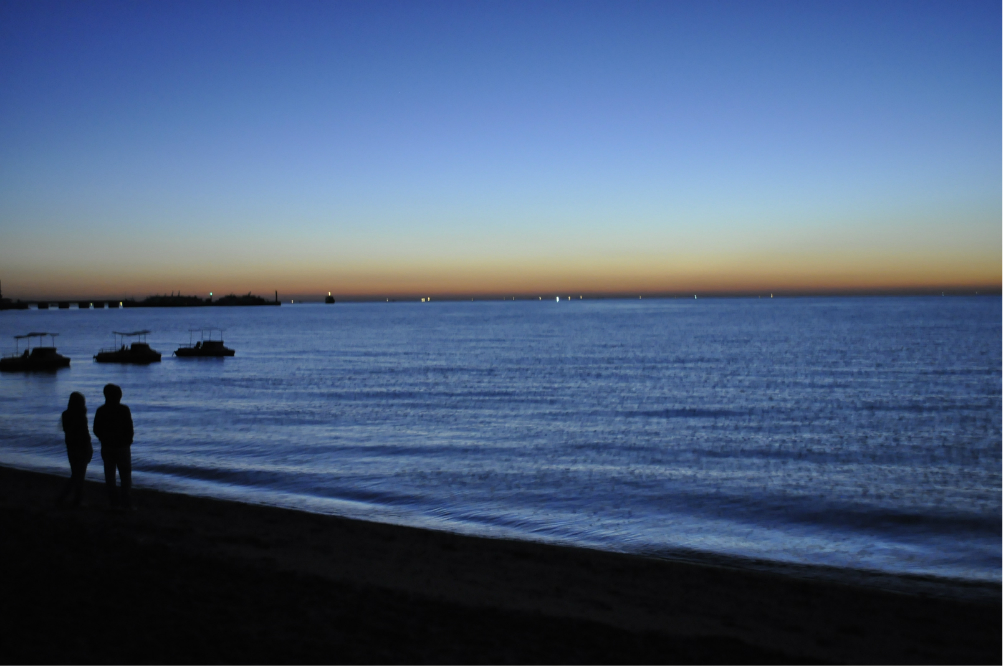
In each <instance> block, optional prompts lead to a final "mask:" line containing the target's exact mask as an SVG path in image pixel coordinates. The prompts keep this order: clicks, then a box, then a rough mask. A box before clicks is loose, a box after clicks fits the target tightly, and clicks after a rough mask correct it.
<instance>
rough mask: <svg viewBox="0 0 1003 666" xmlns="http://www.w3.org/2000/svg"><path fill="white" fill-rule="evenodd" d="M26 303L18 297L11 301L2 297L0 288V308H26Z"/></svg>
mask: <svg viewBox="0 0 1003 666" xmlns="http://www.w3.org/2000/svg"><path fill="white" fill-rule="evenodd" d="M27 309H28V304H27V303H25V302H23V301H21V299H18V300H17V301H12V300H10V299H9V298H4V297H3V288H0V310H27Z"/></svg>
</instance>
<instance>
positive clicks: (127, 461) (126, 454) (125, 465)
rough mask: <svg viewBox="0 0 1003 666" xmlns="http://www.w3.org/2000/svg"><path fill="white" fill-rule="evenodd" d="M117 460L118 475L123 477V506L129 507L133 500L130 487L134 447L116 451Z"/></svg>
mask: <svg viewBox="0 0 1003 666" xmlns="http://www.w3.org/2000/svg"><path fill="white" fill-rule="evenodd" d="M115 462H116V464H117V465H118V475H119V477H120V478H121V479H122V493H121V498H122V506H124V507H126V508H129V507H131V506H132V500H131V499H130V497H129V489H130V488H132V449H131V448H130V447H128V446H126V447H125V448H121V449H119V450H118V451H116V452H115Z"/></svg>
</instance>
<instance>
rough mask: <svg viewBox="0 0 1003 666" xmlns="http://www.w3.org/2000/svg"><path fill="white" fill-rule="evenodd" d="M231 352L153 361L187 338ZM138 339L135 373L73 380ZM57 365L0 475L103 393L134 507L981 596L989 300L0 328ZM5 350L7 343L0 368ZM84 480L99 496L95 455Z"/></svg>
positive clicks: (174, 315)
mask: <svg viewBox="0 0 1003 666" xmlns="http://www.w3.org/2000/svg"><path fill="white" fill-rule="evenodd" d="M206 325H212V326H220V327H223V328H224V329H225V334H224V338H225V341H226V343H227V345H228V346H231V347H233V348H235V349H236V350H237V355H236V356H235V357H233V358H228V359H225V360H218V359H203V360H195V359H177V358H173V357H171V352H172V351H173V350H174V349H175V348H176V347H177V346H178V344H179V343H181V342H187V341H188V337H189V336H188V329H189V328H190V327H198V326H206ZM138 328H149V329H151V330H152V331H153V332H152V333H151V334H150V337H149V341H150V343H151V345H152V346H153V347H154V348H155V349H158V350H160V351H161V352H163V353H164V360H163V362H162V363H159V364H154V365H151V366H149V367H128V366H116V365H98V364H97V363H95V362H93V360H92V356H93V355H94V354H95V353H96V352H97V351H98V350H99V348H101V347H103V346H109V345H110V344H111V343H112V342H113V339H112V334H111V332H112V330H134V329H138ZM29 330H33V331H37V330H52V331H56V332H58V333H60V336H59V338H58V339H57V343H58V347H59V350H60V352H61V353H63V354H66V355H68V356H70V357H71V358H72V359H73V362H72V366H71V368H69V369H67V370H61V371H59V372H57V373H54V374H30V375H22V374H10V373H4V374H3V375H0V462H2V463H4V464H10V465H15V466H19V467H24V468H32V469H43V470H67V469H68V465H67V463H66V460H65V453H64V448H63V444H62V435H61V432H60V431H59V414H60V412H61V411H62V410H63V409H65V406H66V401H67V398H68V396H69V394H70V392H71V391H81V392H82V393H84V395H85V396H86V397H87V400H88V409H89V413H90V415H91V417H93V413H94V409H95V408H96V407H97V406H98V405H99V404H100V403H101V402H102V399H101V387H102V386H103V385H104V384H105V383H107V382H114V383H117V384H119V385H120V386H122V388H123V390H124V394H125V396H124V402H126V403H127V404H129V405H130V406H131V407H132V412H133V415H134V419H135V424H136V432H137V436H136V442H135V445H134V447H133V450H134V460H135V466H136V469H137V472H136V482H137V484H138V485H142V486H147V487H157V488H163V489H170V490H181V491H185V492H190V493H198V494H206V495H211V496H217V497H226V498H234V499H240V500H244V501H250V502H260V503H268V504H276V505H282V506H290V507H297V508H301V509H307V510H310V511H317V512H324V513H335V514H342V515H347V516H353V517H360V518H366V519H371V520H379V521H386V522H393V523H401V524H408V525H416V526H422V527H432V528H437V529H446V530H454V531H459V532H465V533H474V534H485V535H496V536H507V537H516V538H522V539H533V540H543V541H551V542H561V543H572V544H579V545H585V546H590V547H598V548H603V549H609V550H618V551H630V552H643V553H650V554H656V555H663V556H670V557H671V556H685V555H686V554H687V553H690V554H692V553H711V554H719V555H728V556H739V557H746V558H754V559H762V560H769V561H773V562H783V563H801V564H821V565H832V566H836V567H844V568H850V569H863V570H876V571H881V572H892V573H910V574H922V575H932V576H939V577H947V578H955V579H966V580H972V581H989V582H999V581H1000V579H1001V527H1000V526H1001V431H1000V422H1001V372H1000V370H1001V358H1000V350H1001V300H1000V298H999V297H972V298H860V299H855V298H824V299H772V300H770V299H766V300H759V299H755V300H751V299H744V300H724V299H722V300H712V299H708V300H699V301H694V300H682V299H681V300H643V301H640V300H639V301H570V302H569V301H563V302H560V303H555V302H554V301H553V300H550V301H532V302H528V301H518V302H511V301H509V302H477V303H446V302H442V303H436V302H432V303H428V304H422V303H389V304H388V303H370V304H340V303H339V304H337V305H323V304H308V305H294V306H289V305H283V306H282V307H280V308H212V309H130V310H118V309H116V310H76V309H71V310H69V311H58V310H49V311H35V310H29V311H24V312H4V313H0V344H2V345H3V348H4V351H5V352H11V351H13V340H12V337H11V336H13V335H14V334H17V333H24V332H27V331H29ZM7 347H10V349H8V348H7ZM96 463H97V464H94V463H92V465H91V468H90V470H89V472H88V475H89V476H90V477H91V478H93V479H100V478H101V468H100V462H99V459H96Z"/></svg>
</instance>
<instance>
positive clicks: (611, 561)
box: [0, 468, 1001, 664]
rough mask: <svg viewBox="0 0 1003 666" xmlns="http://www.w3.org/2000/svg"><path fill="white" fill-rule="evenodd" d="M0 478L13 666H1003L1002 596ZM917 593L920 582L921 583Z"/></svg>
mask: <svg viewBox="0 0 1003 666" xmlns="http://www.w3.org/2000/svg"><path fill="white" fill-rule="evenodd" d="M62 481H63V480H62V479H61V478H57V477H53V476H48V475H43V474H37V473H32V472H24V471H18V470H12V469H7V468H0V566H2V576H3V578H2V581H3V583H2V586H3V587H2V590H0V632H2V637H3V640H0V661H2V662H4V663H17V662H28V663H30V662H45V663H86V662H110V663H121V662H136V663H151V662H152V663H157V662H180V663H192V662H199V663H204V662H208V663H213V662H223V663H227V662H240V663H269V662H279V663H283V662H284V663H290V662H296V663H311V662H325V663H336V662H384V663H395V662H446V663H448V662H532V663H540V662H542V663H547V662H576V663H590V662H602V663H643V662H655V663H674V662H682V663H763V662H771V663H783V662H791V661H797V662H803V661H831V662H867V663H923V662H936V663H994V664H998V663H1000V637H1001V631H1000V621H1001V613H1000V591H999V586H995V587H993V586H988V587H987V586H981V587H979V586H972V587H968V588H965V587H958V588H952V587H943V586H941V587H938V586H937V585H930V586H927V587H926V588H921V587H920V588H917V589H918V590H920V591H917V592H913V593H903V592H887V591H880V590H876V589H873V588H871V587H866V586H860V585H853V584H846V583H839V582H835V581H832V580H829V581H826V580H819V579H806V578H804V577H803V574H804V571H801V572H800V574H798V575H790V574H783V573H778V572H762V571H759V572H757V571H749V570H740V569H736V568H730V567H725V566H719V565H709V564H693V563H681V562H667V561H661V560H653V559H649V558H644V557H638V556H630V555H618V554H613V553H603V552H598V551H590V550H584V549H576V548H564V547H555V546H546V545H540V544H532V543H522V542H514V541H505V540H494V539H482V538H472V537H463V536H457V535H452V534H446V533H439V532H430V531H425V530H418V529H410V528H404V527H394V526H388V525H380V524H374V523H365V522H359V521H353V520H346V519H341V518H335V517H330V516H319V515H313V514H307V513H301V512H297V511H289V510H284V509H276V508H270V507H262V506H253V505H244V504H238V503H233V502H225V501H219V500H210V499H204V498H198V497H189V496H184V495H174V494H169V493H161V492H155V491H149V490H145V491H138V492H137V493H136V497H135V499H136V503H137V505H138V510H137V511H135V512H132V513H124V514H123V513H113V512H109V511H106V510H105V509H104V508H103V503H102V500H103V496H102V494H101V491H102V489H101V487H100V486H98V485H96V484H88V487H87V489H86V495H85V502H86V503H87V505H88V506H85V507H84V508H81V509H76V510H60V509H56V508H54V507H53V506H52V501H53V498H54V497H55V496H56V495H57V493H58V490H59V487H60V484H61V483H62ZM907 582H908V581H907Z"/></svg>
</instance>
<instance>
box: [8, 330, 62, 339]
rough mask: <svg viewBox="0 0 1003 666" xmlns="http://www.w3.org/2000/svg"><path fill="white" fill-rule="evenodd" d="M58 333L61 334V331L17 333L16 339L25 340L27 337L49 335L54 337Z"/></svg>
mask: <svg viewBox="0 0 1003 666" xmlns="http://www.w3.org/2000/svg"><path fill="white" fill-rule="evenodd" d="M57 335H59V333H36V332H32V333H25V334H24V335H15V336H14V339H15V340H24V339H25V338H44V337H45V336H49V337H51V338H54V337H56V336H57Z"/></svg>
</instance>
